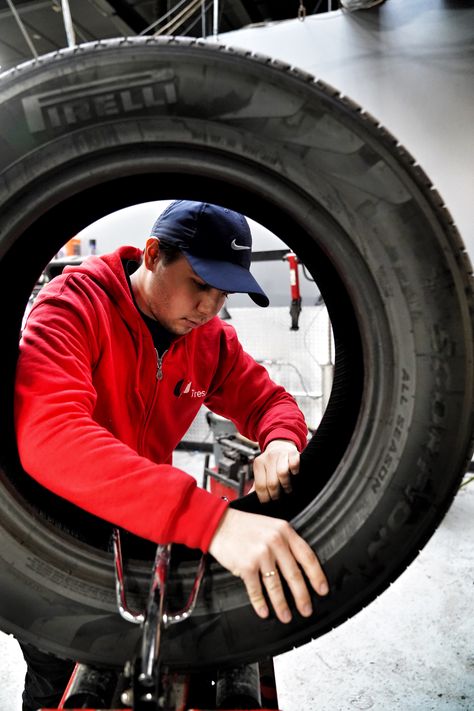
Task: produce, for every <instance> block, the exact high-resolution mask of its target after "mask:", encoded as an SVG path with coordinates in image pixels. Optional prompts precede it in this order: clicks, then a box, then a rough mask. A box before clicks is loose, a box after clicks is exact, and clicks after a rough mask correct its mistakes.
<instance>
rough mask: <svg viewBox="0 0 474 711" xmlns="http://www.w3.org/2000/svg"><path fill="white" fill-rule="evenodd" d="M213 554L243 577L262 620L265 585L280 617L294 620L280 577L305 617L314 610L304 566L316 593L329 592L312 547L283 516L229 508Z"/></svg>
mask: <svg viewBox="0 0 474 711" xmlns="http://www.w3.org/2000/svg"><path fill="white" fill-rule="evenodd" d="M209 552H210V553H211V555H213V556H214V558H215V559H216V560H217V561H219V563H220V564H221V565H223V566H224V568H227V570H229V571H230V572H231V573H232V574H233V575H236V576H237V577H239V578H242V580H243V582H244V584H245V587H246V588H247V593H248V596H249V598H250V602H251V603H252V607H253V608H254V610H255V612H256V613H257V615H258V616H259V617H262V618H265V617H268V615H269V609H268V605H267V603H266V600H265V597H264V595H263V589H264V588H265V589H266V591H267V593H268V597H269V600H270V603H271V605H272V607H273V609H274V610H275V613H276V615H277V617H278V619H279V620H280V621H281V622H289V621H290V620H291V612H290V608H289V607H288V603H287V601H286V599H285V595H284V593H283V587H282V584H281V579H282V578H284V579H285V580H286V582H287V584H288V586H289V588H290V591H291V594H292V595H293V598H294V600H295V603H296V608H297V610H298V611H299V613H300V614H301V615H303V617H309V616H310V615H311V614H312V612H313V609H312V605H311V598H310V594H309V591H308V588H307V586H306V582H305V580H304V578H303V575H302V572H301V569H303V570H304V572H305V573H306V576H307V577H308V580H309V582H310V584H311V586H312V588H313V589H314V590H315V592H317V593H318V594H319V595H326V594H327V593H328V591H329V588H328V583H327V580H326V576H325V575H324V573H323V571H322V568H321V566H320V564H319V561H318V559H317V557H316V555H315V554H314V553H313V550H312V549H311V547H310V546H309V545H308V544H307V543H306V541H304V540H303V539H302V538H301V537H300V536H299V535H298V534H297V533H296V531H295V530H294V529H293V528H292V527H291V526H290V524H289V523H287V522H286V521H282V520H280V519H275V518H269V517H267V516H260V515H259V514H250V513H245V512H243V511H236V510H235V509H227V511H226V513H225V514H224V516H223V517H222V520H221V522H220V524H219V527H218V528H217V531H216V533H215V534H214V537H213V539H212V541H211V545H210V547H209ZM300 566H301V567H300Z"/></svg>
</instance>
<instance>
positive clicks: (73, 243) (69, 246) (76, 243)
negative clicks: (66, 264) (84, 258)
mask: <svg viewBox="0 0 474 711" xmlns="http://www.w3.org/2000/svg"><path fill="white" fill-rule="evenodd" d="M64 251H65V254H66V257H78V256H80V254H81V240H80V239H79V237H72V239H70V240H68V241H67V242H66V244H65V245H64Z"/></svg>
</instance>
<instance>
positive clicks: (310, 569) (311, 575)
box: [288, 529, 329, 595]
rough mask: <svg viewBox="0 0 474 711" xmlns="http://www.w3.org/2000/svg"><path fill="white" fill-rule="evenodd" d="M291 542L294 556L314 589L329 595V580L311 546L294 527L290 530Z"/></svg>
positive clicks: (321, 593) (320, 593) (319, 593)
mask: <svg viewBox="0 0 474 711" xmlns="http://www.w3.org/2000/svg"><path fill="white" fill-rule="evenodd" d="M289 543H290V549H291V553H292V557H294V560H296V561H297V562H298V563H299V565H300V566H301V567H302V568H303V570H304V572H305V573H306V576H307V577H308V580H309V582H310V583H311V587H312V588H313V590H315V591H316V592H317V593H318V595H327V594H328V592H329V585H328V581H327V578H326V576H325V574H324V572H323V569H322V567H321V564H320V562H319V560H318V558H317V556H316V554H315V553H314V551H313V549H312V548H311V546H310V545H308V543H306V541H305V540H303V538H301V537H300V536H298V534H297V533H296V531H295V530H294V529H291V531H290V537H289ZM288 582H289V581H288Z"/></svg>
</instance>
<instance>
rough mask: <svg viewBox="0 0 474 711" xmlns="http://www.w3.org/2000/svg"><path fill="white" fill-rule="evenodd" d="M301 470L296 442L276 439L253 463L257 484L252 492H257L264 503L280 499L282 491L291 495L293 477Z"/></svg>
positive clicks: (255, 483)
mask: <svg viewBox="0 0 474 711" xmlns="http://www.w3.org/2000/svg"><path fill="white" fill-rule="evenodd" d="M299 468H300V453H299V452H298V449H297V447H296V445H295V444H294V442H291V441H290V440H288V439H274V440H272V441H271V442H269V443H268V445H267V447H266V449H265V451H264V452H262V454H259V456H258V457H256V459H255V461H254V463H253V476H254V480H255V482H254V484H253V486H252V488H251V489H250V491H256V492H257V496H258V498H259V500H260V501H261V502H262V503H266V502H267V501H270V499H273V500H275V499H278V497H279V496H280V493H281V490H282V489H283V490H284V491H285V492H286V493H287V494H288V493H290V491H291V476H292V475H293V474H298V471H299Z"/></svg>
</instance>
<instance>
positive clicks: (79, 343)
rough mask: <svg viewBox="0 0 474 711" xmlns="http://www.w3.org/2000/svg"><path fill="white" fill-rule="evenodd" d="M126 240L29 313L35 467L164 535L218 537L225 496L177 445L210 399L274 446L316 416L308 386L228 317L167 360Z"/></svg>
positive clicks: (118, 517) (48, 483)
mask: <svg viewBox="0 0 474 711" xmlns="http://www.w3.org/2000/svg"><path fill="white" fill-rule="evenodd" d="M122 260H134V261H137V262H139V261H141V251H140V250H138V249H136V248H134V247H122V248H120V249H119V250H117V251H116V252H113V253H112V254H108V255H104V256H100V257H89V258H88V259H86V260H85V262H83V263H82V265H80V266H79V267H67V268H66V269H65V270H64V273H63V274H62V275H61V276H59V277H56V278H55V279H54V280H53V281H52V282H51V283H50V284H49V285H47V286H46V287H45V288H43V289H42V291H41V292H40V294H39V295H38V297H37V299H36V301H35V303H34V306H33V308H32V310H31V312H30V314H29V316H28V320H27V324H26V327H25V330H24V332H23V336H22V341H21V344H20V356H19V361H18V367H17V378H16V399H15V419H16V431H17V442H18V450H19V454H20V458H21V462H22V465H23V467H24V468H25V470H26V471H27V472H28V473H29V474H30V475H31V476H32V477H34V478H35V479H36V480H37V481H39V482H40V483H41V484H42V485H43V486H45V487H47V488H48V489H51V491H53V492H55V493H56V494H58V495H59V496H62V497H64V498H65V499H68V500H69V501H72V502H73V503H74V504H76V505H77V506H80V507H81V508H83V509H86V510H87V511H89V512H91V513H93V514H95V515H96V516H99V517H101V518H103V519H106V520H107V521H110V522H111V523H113V524H115V525H118V526H121V527H123V528H125V529H127V530H129V531H131V532H132V533H135V534H136V535H138V536H141V537H143V538H147V539H150V540H152V541H155V542H156V543H166V542H174V543H183V544H185V545H187V546H189V547H192V548H200V549H201V550H203V551H206V550H207V549H208V547H209V544H210V541H211V539H212V536H213V534H214V532H215V530H216V528H217V525H218V523H219V521H220V519H221V517H222V515H223V513H224V510H225V507H226V504H225V502H224V501H223V500H222V499H221V498H220V497H217V496H215V495H213V494H211V493H209V492H207V491H204V490H203V489H200V488H198V487H197V486H196V481H195V480H194V478H193V477H191V476H190V475H188V474H186V473H185V472H183V471H181V470H180V469H177V468H176V467H173V466H172V464H171V458H172V453H173V450H174V449H175V448H176V446H177V444H178V443H179V442H180V440H181V439H182V437H183V435H184V434H185V433H186V431H187V429H188V427H189V426H190V424H191V422H192V421H193V419H194V417H195V416H196V414H197V412H198V410H199V408H200V407H201V405H203V404H205V405H206V406H207V407H209V409H211V410H212V411H213V412H215V413H217V414H219V415H222V416H223V417H226V418H228V419H230V420H232V421H233V422H234V423H235V425H236V427H237V429H238V430H239V431H240V432H241V433H242V434H243V435H245V436H246V437H248V438H249V439H251V440H255V441H258V442H259V444H260V447H261V449H262V451H263V449H264V448H265V447H266V445H267V444H268V442H269V441H270V440H272V439H279V438H284V439H289V440H292V441H293V442H295V443H296V445H297V447H298V448H299V449H302V448H303V447H304V445H305V443H306V432H307V430H306V425H305V422H304V419H303V416H302V414H301V412H300V410H299V408H298V407H297V405H296V403H295V401H294V399H293V398H292V397H291V396H290V395H288V393H286V391H285V390H284V389H283V388H281V387H280V386H277V385H276V384H275V383H273V382H272V381H271V380H270V378H269V377H268V374H267V372H266V370H265V369H264V368H263V367H261V366H260V365H258V364H257V363H255V361H254V360H253V359H252V358H251V357H250V356H249V355H247V354H246V353H245V352H244V351H243V349H242V347H241V345H240V343H239V341H238V339H237V335H236V333H235V330H234V329H233V328H232V327H231V326H229V325H228V324H226V323H224V322H223V321H221V319H219V318H218V317H216V318H213V319H212V320H211V321H209V322H208V323H207V324H205V325H203V326H200V327H199V328H197V329H194V330H193V331H191V332H190V333H189V334H187V335H186V336H182V337H180V338H178V339H176V340H175V341H173V343H172V345H171V346H170V348H169V350H168V351H167V353H166V354H165V356H164V358H163V372H162V378H161V379H159V377H158V374H157V353H156V351H155V348H154V345H153V340H152V337H151V334H150V332H149V330H148V328H147V326H146V325H145V323H144V321H143V319H142V318H141V316H140V314H139V312H138V310H137V308H136V306H135V304H134V302H133V299H132V295H131V292H130V288H129V286H128V283H127V279H126V276H125V272H124V267H123V264H122Z"/></svg>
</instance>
